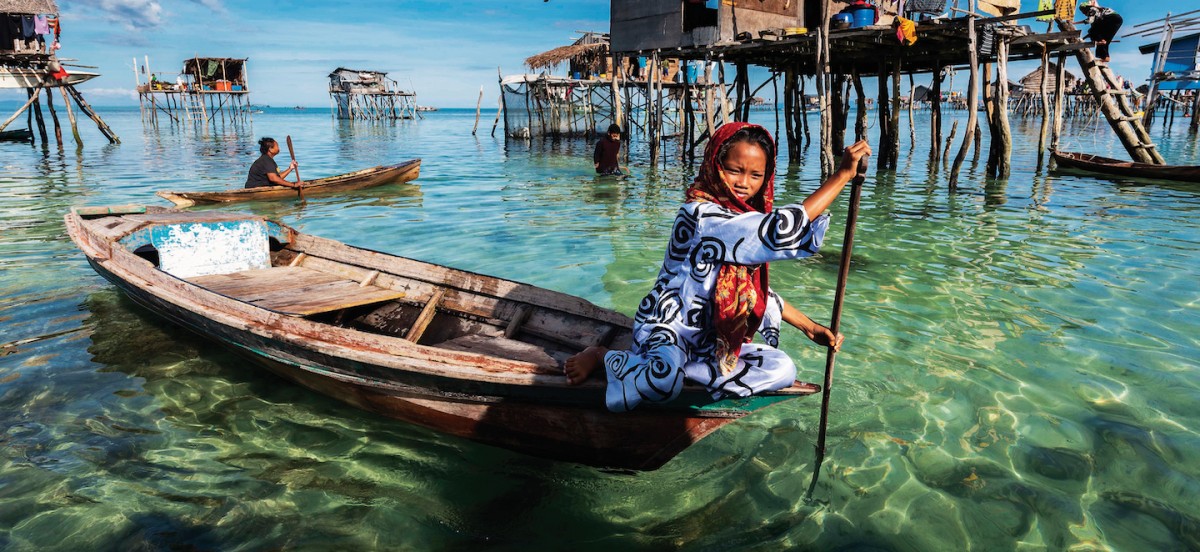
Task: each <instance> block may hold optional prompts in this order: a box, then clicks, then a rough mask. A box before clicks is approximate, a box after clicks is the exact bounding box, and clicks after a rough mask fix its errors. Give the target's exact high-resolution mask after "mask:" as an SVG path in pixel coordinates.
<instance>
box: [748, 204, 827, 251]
mask: <svg viewBox="0 0 1200 552" xmlns="http://www.w3.org/2000/svg"><path fill="white" fill-rule="evenodd" d="M805 222H807V221H806V217H805V216H804V212H803V211H801V210H800V209H797V208H790V209H778V210H776V211H775V212H773V213H771V214H770V215H768V216H766V217H763V221H762V223H761V224H759V226H758V238H759V239H760V240H761V241H762V243H763V246H765V247H766V248H767V249H770V250H772V251H784V250H793V249H798V248H800V247H802V246H803V247H807V243H808V242H809V240H808V236H809V229H810V228H811V225H810V224H805ZM810 249H811V248H810ZM813 253H815V251H813Z"/></svg>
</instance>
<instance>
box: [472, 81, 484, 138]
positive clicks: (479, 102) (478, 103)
mask: <svg viewBox="0 0 1200 552" xmlns="http://www.w3.org/2000/svg"><path fill="white" fill-rule="evenodd" d="M482 108H483V87H482V86H480V87H479V99H478V100H475V126H473V127H471V136H474V135H475V131H476V130H479V110H480V109H482Z"/></svg>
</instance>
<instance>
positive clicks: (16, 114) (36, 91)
mask: <svg viewBox="0 0 1200 552" xmlns="http://www.w3.org/2000/svg"><path fill="white" fill-rule="evenodd" d="M41 93H42V88H41V87H40V86H39V87H37V88H35V89H33V96H32V97H30V98H29V100H28V101H26V102H25V105H22V106H21V108H20V109H18V110H16V111H15V112H14V113H13V114H12V115H11V116H9V118H8V120H6V121H4V124H0V130H4V128H5V127H7V126H8V125H9V124H11V123H12V122H13V121H15V120H17V117H20V116H21V114H22V113H25V110H27V109H29V106H30V105H32V104H33V100H34V98H35V97H36V96H37V95H38V94H41Z"/></svg>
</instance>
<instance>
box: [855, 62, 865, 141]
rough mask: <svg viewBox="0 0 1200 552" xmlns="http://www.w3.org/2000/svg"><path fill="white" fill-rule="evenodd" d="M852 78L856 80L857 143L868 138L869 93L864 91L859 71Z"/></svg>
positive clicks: (856, 70)
mask: <svg viewBox="0 0 1200 552" xmlns="http://www.w3.org/2000/svg"><path fill="white" fill-rule="evenodd" d="M852 78H853V79H854V94H855V100H854V102H855V103H856V104H857V106H856V109H857V111H858V115H857V116H856V117H855V121H854V141H855V142H857V141H859V140H864V139H866V137H867V93H866V91H865V90H863V83H862V77H861V76H860V75H859V74H858V69H855V70H854V73H853V74H852Z"/></svg>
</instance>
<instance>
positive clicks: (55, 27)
mask: <svg viewBox="0 0 1200 552" xmlns="http://www.w3.org/2000/svg"><path fill="white" fill-rule="evenodd" d="M46 25H47V26H49V27H50V30H52V31H54V38H55V40H57V39H58V35H60V34H62V28H61V27H60V25H61V23H60V22H59V20H58V18H57V17H52V18H49V19H47V20H46Z"/></svg>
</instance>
